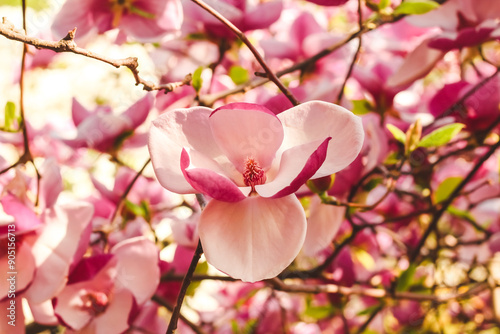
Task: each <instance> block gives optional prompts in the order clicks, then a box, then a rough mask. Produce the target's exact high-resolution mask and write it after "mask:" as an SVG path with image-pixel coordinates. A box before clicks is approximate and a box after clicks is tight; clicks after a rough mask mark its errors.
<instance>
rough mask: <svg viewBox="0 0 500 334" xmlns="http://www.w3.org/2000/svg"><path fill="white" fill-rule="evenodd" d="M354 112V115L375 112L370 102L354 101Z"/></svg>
mask: <svg viewBox="0 0 500 334" xmlns="http://www.w3.org/2000/svg"><path fill="white" fill-rule="evenodd" d="M351 102H352V112H353V113H354V115H364V114H367V113H369V112H370V111H373V110H374V108H373V105H372V104H371V103H370V101H368V100H352V101H351Z"/></svg>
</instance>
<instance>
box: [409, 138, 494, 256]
mask: <svg viewBox="0 0 500 334" xmlns="http://www.w3.org/2000/svg"><path fill="white" fill-rule="evenodd" d="M499 147H500V140H499V141H498V142H497V143H496V144H495V145H492V146H491V147H490V149H489V150H488V152H486V154H485V155H483V156H482V157H481V158H480V159H479V161H477V162H476V164H475V166H474V168H472V170H471V171H470V172H469V174H467V176H466V177H465V178H464V179H463V180H462V182H460V184H459V185H458V186H457V187H456V188H455V190H453V192H452V193H451V195H450V196H449V197H448V199H447V200H445V201H444V202H443V203H442V206H441V208H440V209H439V210H438V211H437V212H436V214H434V215H433V217H432V221H431V223H430V224H429V226H428V227H427V229H426V230H425V232H424V234H423V236H422V238H421V239H420V241H419V243H418V245H417V247H415V249H414V250H413V252H412V253H411V254H410V258H409V261H410V263H413V262H415V260H416V258H417V257H418V255H419V254H420V249H421V248H422V247H423V246H424V244H425V241H426V240H427V238H428V237H429V235H430V234H431V232H432V230H434V229H435V228H436V226H437V223H438V221H439V219H440V218H441V216H442V215H443V213H444V212H445V211H446V210H447V209H448V207H449V206H450V205H451V203H452V202H453V200H455V198H456V197H457V196H458V195H459V194H460V192H461V191H462V189H463V188H464V187H465V186H466V185H467V183H469V181H470V180H471V179H472V178H473V177H474V175H475V174H476V173H477V171H478V170H479V168H480V167H481V166H482V165H483V163H484V162H485V161H486V160H488V159H489V158H490V157H491V156H492V155H493V153H495V151H496V150H497V149H498V148H499Z"/></svg>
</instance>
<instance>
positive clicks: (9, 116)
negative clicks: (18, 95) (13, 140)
mask: <svg viewBox="0 0 500 334" xmlns="http://www.w3.org/2000/svg"><path fill="white" fill-rule="evenodd" d="M15 121H16V105H15V104H14V102H10V101H9V102H7V103H6V104H5V131H14V130H15V129H14V125H15Z"/></svg>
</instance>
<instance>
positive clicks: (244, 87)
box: [199, 16, 404, 106]
mask: <svg viewBox="0 0 500 334" xmlns="http://www.w3.org/2000/svg"><path fill="white" fill-rule="evenodd" d="M403 17H404V16H398V17H397V18H392V19H391V20H390V21H383V20H380V21H376V22H370V24H369V25H368V26H366V25H363V27H362V29H360V30H357V31H356V32H354V33H352V34H351V35H349V36H347V38H345V39H344V40H343V41H341V42H339V43H335V44H333V45H331V46H330V47H328V48H325V49H323V50H321V51H320V52H318V53H316V54H315V55H313V56H311V57H310V58H307V59H305V60H303V61H301V62H298V63H296V64H294V65H292V66H290V67H288V68H286V69H284V70H281V71H278V72H276V76H277V77H278V78H279V77H281V76H283V75H285V74H289V73H292V72H295V71H298V70H303V69H305V68H308V67H310V66H311V65H312V64H314V63H316V62H317V61H318V60H320V59H322V58H324V57H326V56H328V55H329V54H331V53H332V52H334V51H336V50H338V49H340V48H341V47H343V46H344V45H346V44H347V43H349V42H350V41H352V40H353V39H356V38H358V37H360V36H362V35H364V34H365V33H367V32H369V31H372V30H374V29H377V28H378V27H380V26H382V25H384V24H387V23H392V22H396V21H398V20H400V19H402V18H403ZM267 82H269V79H267V78H256V79H253V80H251V81H248V82H246V83H244V84H241V85H238V86H236V87H235V88H232V89H228V90H226V91H222V92H219V93H215V94H208V95H205V96H200V99H199V100H200V103H201V104H202V105H204V106H212V105H213V104H214V102H215V101H217V100H220V99H223V98H225V97H227V96H230V95H233V94H237V93H244V92H248V91H249V90H252V89H253V88H256V87H259V86H262V85H263V84H265V83H267Z"/></svg>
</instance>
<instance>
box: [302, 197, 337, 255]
mask: <svg viewBox="0 0 500 334" xmlns="http://www.w3.org/2000/svg"><path fill="white" fill-rule="evenodd" d="M310 212H311V214H310V216H309V219H308V220H307V234H306V240H305V241H304V247H303V250H304V253H306V254H307V255H310V256H314V255H316V253H318V252H319V251H321V250H323V249H324V248H326V247H328V245H330V244H331V243H332V240H333V238H334V237H335V235H337V232H338V230H339V228H340V225H341V224H342V221H343V220H344V215H345V207H341V206H334V205H327V204H322V203H321V200H320V199H319V197H318V196H314V197H312V199H311V206H310Z"/></svg>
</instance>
